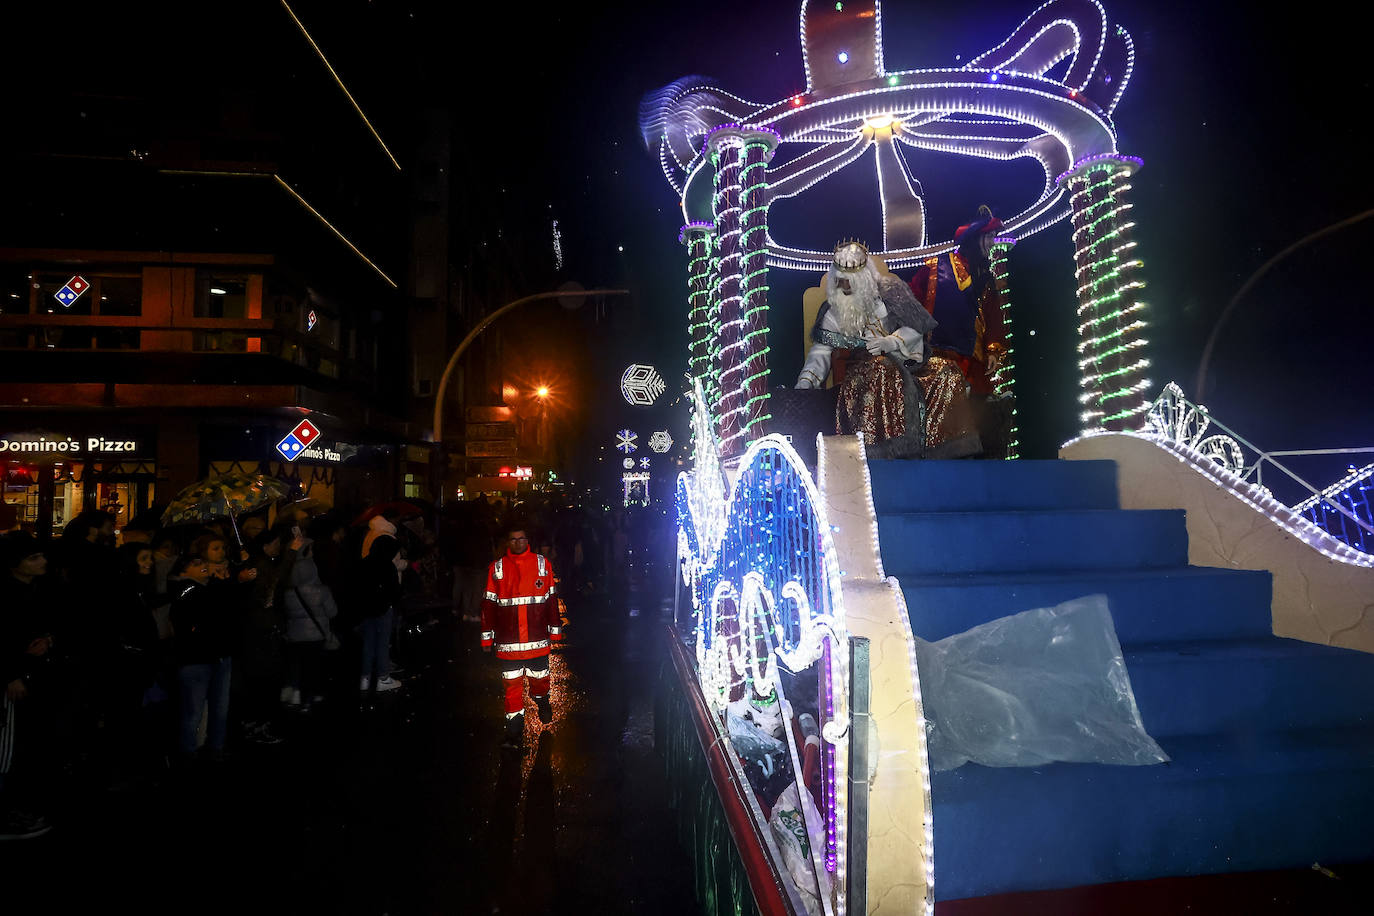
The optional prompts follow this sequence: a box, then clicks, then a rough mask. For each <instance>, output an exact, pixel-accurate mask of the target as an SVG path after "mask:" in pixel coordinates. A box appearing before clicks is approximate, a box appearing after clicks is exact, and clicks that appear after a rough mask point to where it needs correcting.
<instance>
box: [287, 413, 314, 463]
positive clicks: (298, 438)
mask: <svg viewBox="0 0 1374 916" xmlns="http://www.w3.org/2000/svg"><path fill="white" fill-rule="evenodd" d="M319 437H320V431H319V430H318V429H316V428H315V425H314V424H313V423H311V422H310V421H309V420H302V421H301V422H299V423H297V424H296V428H295V429H293V430H291V432H289V433H287V434H286V438H285V439H282V440H281V441H280V442H278V443H277V451H278V452H279V453H280V454H281V456H282V457H283V458H285V459H286V460H287V461H295V460H296V459H297V458H299V457H300V456H301V454H302V453H303V452H304V451H305V450H306V449H307V448H308V447H310V445H311V444H312V443H314V441H315V440H316V439H318V438H319Z"/></svg>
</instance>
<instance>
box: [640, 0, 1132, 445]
mask: <svg viewBox="0 0 1374 916" xmlns="http://www.w3.org/2000/svg"><path fill="white" fill-rule="evenodd" d="M801 44H802V53H803V62H804V65H805V70H806V91H805V92H801V93H798V94H797V95H794V96H791V97H788V98H785V99H781V100H778V101H775V102H767V103H764V102H751V101H747V100H745V99H743V98H740V97H738V96H736V95H732V94H730V93H728V92H726V91H724V90H722V89H718V88H716V87H714V86H711V85H709V84H708V83H706V82H705V81H703V80H702V79H701V78H699V77H687V78H684V79H681V80H678V81H676V82H674V83H671V84H670V85H668V86H667V87H665V88H663V89H662V90H660V91H658V92H656V93H653V94H651V95H650V96H648V97H647V98H646V99H645V100H644V103H643V105H642V108H641V112H640V129H641V132H642V134H643V137H644V140H645V142H646V143H647V144H648V146H649V147H650V149H651V150H652V151H653V152H655V153H656V154H657V155H658V158H659V160H660V162H661V164H662V167H663V173H664V175H665V176H666V177H667V179H668V182H669V184H671V185H672V187H673V189H674V191H676V192H677V193H678V195H679V198H680V201H681V206H682V213H683V217H684V220H685V225H684V226H683V227H682V231H681V233H680V235H679V240H680V241H681V242H682V243H683V244H685V245H686V246H687V258H688V267H687V273H688V312H689V318H688V326H689V341H690V342H689V353H688V362H689V369H690V374H691V375H692V376H693V377H694V378H696V379H699V380H700V381H701V384H702V389H703V392H704V393H705V395H706V400H707V403H709V404H711V405H713V408H714V409H713V413H714V418H715V424H716V431H717V434H718V436H719V439H720V442H721V454H722V456H725V457H729V456H733V455H738V454H739V453H740V452H742V451H743V448H744V446H745V444H746V443H747V442H749V441H750V440H752V439H754V438H757V437H758V436H759V435H761V434H762V432H763V429H762V423H763V421H764V420H765V419H766V417H767V415H766V412H765V410H766V406H767V404H766V402H767V388H766V384H767V352H768V347H767V343H766V337H767V331H768V321H767V317H768V303H767V290H768V285H767V272H768V267H769V266H773V267H782V268H787V269H791V270H816V271H823V270H825V269H827V268H828V267H829V265H830V261H831V257H832V252H830V251H819V250H811V249H806V248H802V247H797V246H795V245H792V244H789V243H788V242H787V241H785V239H781V238H780V237H779V236H780V234H775V233H774V231H773V227H771V226H770V225H769V222H768V211H769V207H770V205H771V204H772V203H773V202H774V201H777V200H782V199H784V198H789V197H795V196H797V195H800V194H802V193H803V192H805V191H807V190H808V189H810V188H812V187H814V186H815V185H817V184H819V183H820V182H821V181H824V180H825V179H826V178H828V177H830V176H831V175H833V174H834V173H835V172H837V171H839V170H840V169H843V168H845V167H846V166H850V165H853V164H855V163H857V162H859V161H860V160H862V159H865V158H868V155H869V153H870V152H871V153H872V159H873V167H874V168H875V169H876V172H877V177H878V187H879V195H880V197H881V204H882V217H883V241H882V247H881V250H877V251H874V252H873V253H874V254H875V255H876V256H878V257H880V258H882V259H883V260H884V261H885V262H886V263H887V265H888V267H889V268H894V269H895V268H901V267H910V266H913V265H916V264H918V263H921V262H923V261H925V260H927V259H929V258H932V257H934V256H936V255H939V254H940V253H942V252H945V251H948V250H951V249H953V248H954V247H955V243H954V241H953V240H952V239H937V240H934V241H932V240H931V239H929V238H928V237H927V232H926V224H925V203H924V194H925V191H924V189H923V188H922V185H921V183H920V181H919V180H917V179H916V177H915V176H913V175H912V174H911V170H910V168H909V166H908V164H907V161H906V159H905V157H904V156H903V153H902V148H903V147H910V148H913V149H920V150H934V151H940V152H946V153H955V154H958V155H964V156H973V157H978V158H983V159H995V160H1010V159H1017V158H1023V157H1024V158H1031V159H1034V160H1035V161H1036V162H1038V163H1039V164H1040V166H1041V168H1042V169H1043V171H1044V176H1045V178H1044V184H1043V186H1042V187H1041V188H1040V191H1039V195H1038V196H1037V197H1036V198H1035V199H1034V200H1033V201H1032V202H1031V203H1030V204H1029V205H1028V206H1027V207H1026V208H1025V209H1024V210H1022V211H1021V212H1020V213H1017V214H1015V215H1013V216H1010V217H1009V218H1006V219H1004V221H1003V222H1004V225H1005V232H1006V235H1007V236H1008V238H1005V239H1002V240H999V241H1000V246H1001V251H1000V254H998V253H996V252H995V253H994V261H995V262H997V261H998V260H999V258H1000V259H1001V261H1002V262H1003V263H1001V264H1000V265H998V266H999V268H1000V269H999V276H1001V277H1002V278H1003V279H1004V280H1005V274H1006V270H1005V256H1006V250H1007V248H1009V247H1010V244H1011V242H1012V239H1019V238H1024V237H1026V236H1028V235H1031V234H1033V233H1035V232H1038V231H1040V230H1041V229H1044V228H1046V227H1047V226H1050V225H1052V224H1054V223H1056V222H1058V221H1059V220H1062V219H1064V218H1065V217H1071V218H1072V224H1073V231H1072V238H1073V242H1074V249H1075V251H1074V258H1075V264H1074V266H1075V278H1076V285H1077V296H1078V318H1079V320H1078V330H1079V342H1078V354H1079V369H1080V383H1081V386H1082V389H1083V390H1082V393H1081V395H1080V400H1081V402H1082V405H1083V407H1082V411H1081V418H1082V423H1083V426H1084V430H1085V431H1091V430H1094V429H1097V430H1121V429H1126V428H1128V427H1131V426H1133V425H1135V424H1136V418H1137V417H1138V416H1139V415H1141V414H1143V413H1144V412H1145V411H1146V410H1147V409H1148V408H1149V402H1148V401H1147V400H1145V397H1144V395H1143V392H1145V391H1146V389H1148V388H1149V386H1150V382H1149V381H1148V380H1147V379H1146V378H1145V377H1144V371H1145V369H1146V368H1147V367H1148V365H1149V363H1148V361H1147V360H1146V359H1145V358H1144V356H1143V352H1142V348H1143V347H1144V346H1145V342H1146V341H1145V338H1144V336H1143V334H1142V330H1143V329H1144V327H1145V322H1144V320H1143V319H1142V317H1141V311H1142V309H1143V308H1144V304H1143V303H1142V302H1141V301H1140V300H1139V298H1138V292H1139V290H1140V289H1141V288H1142V286H1143V283H1142V282H1141V280H1140V278H1139V270H1140V267H1141V263H1140V260H1139V258H1137V257H1136V256H1135V254H1134V248H1135V242H1134V241H1132V239H1131V228H1132V225H1133V223H1132V222H1131V218H1130V209H1131V204H1130V202H1129V200H1128V192H1129V190H1130V177H1131V174H1132V173H1133V172H1134V171H1135V170H1136V169H1137V168H1139V166H1140V165H1141V160H1139V159H1136V158H1133V157H1131V156H1125V155H1122V154H1121V152H1120V151H1119V150H1118V149H1117V145H1116V130H1115V127H1114V125H1113V123H1112V112H1113V111H1114V110H1115V108H1116V105H1117V103H1118V102H1119V101H1120V99H1121V96H1122V93H1123V92H1124V91H1125V89H1126V85H1127V83H1128V81H1129V79H1130V75H1131V69H1132V65H1133V60H1134V52H1133V48H1132V43H1131V39H1130V35H1129V34H1127V32H1126V30H1125V29H1123V28H1122V27H1121V26H1119V25H1116V26H1114V25H1110V24H1109V23H1108V20H1107V14H1106V11H1105V10H1104V9H1103V7H1102V5H1101V4H1100V3H1098V2H1097V0H1050V2H1048V3H1045V4H1044V5H1043V6H1041V7H1039V8H1038V9H1037V10H1035V11H1034V12H1033V13H1031V15H1030V16H1029V17H1027V18H1026V19H1025V21H1023V22H1022V23H1021V24H1020V25H1019V26H1017V27H1016V28H1015V29H1014V30H1013V31H1012V32H1011V34H1010V35H1009V36H1008V37H1007V39H1006V40H1005V41H1003V42H1002V43H1001V44H999V45H997V46H996V47H994V48H991V49H990V50H987V51H985V52H983V53H981V54H978V55H977V56H975V57H973V58H972V59H971V60H970V61H969V62H968V63H967V64H965V65H964V66H962V67H957V68H947V67H943V68H929V69H917V70H889V69H888V68H887V66H886V62H885V59H884V52H883V34H882V7H881V3H880V2H879V0H858V2H848V0H847V2H843V3H838V2H834V0H829V2H823V0H805V2H803V3H802V8H801ZM783 153H785V154H786V155H780V154H783ZM1002 375H1003V377H1002V378H1000V379H998V380H997V381H998V384H999V387H1001V388H1003V389H1005V388H1006V386H1009V385H1010V384H1011V383H1012V379H1011V378H1010V372H1009V371H1004V372H1003V374H1002Z"/></svg>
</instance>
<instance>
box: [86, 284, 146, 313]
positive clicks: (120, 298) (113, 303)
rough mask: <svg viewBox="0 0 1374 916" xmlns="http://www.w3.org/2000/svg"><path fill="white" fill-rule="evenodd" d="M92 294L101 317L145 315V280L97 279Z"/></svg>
mask: <svg viewBox="0 0 1374 916" xmlns="http://www.w3.org/2000/svg"><path fill="white" fill-rule="evenodd" d="M94 282H95V288H94V289H93V290H91V292H93V293H95V294H96V296H98V297H99V298H98V299H97V300H96V302H97V305H98V308H99V313H100V314H101V315H123V316H136V315H142V314H143V278H142V277H138V276H134V277H96V278H95V281H94Z"/></svg>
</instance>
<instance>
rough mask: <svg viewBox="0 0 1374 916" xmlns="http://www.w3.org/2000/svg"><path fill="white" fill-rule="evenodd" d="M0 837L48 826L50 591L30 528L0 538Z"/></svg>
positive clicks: (44, 563) (36, 833)
mask: <svg viewBox="0 0 1374 916" xmlns="http://www.w3.org/2000/svg"><path fill="white" fill-rule="evenodd" d="M0 557H3V562H2V563H0V566H3V568H2V569H0V790H3V795H0V839H25V838H28V837H34V836H39V835H41V834H43V833H46V832H47V831H49V830H51V829H52V827H51V825H50V824H49V823H48V821H47V819H46V818H45V817H43V816H42V815H41V814H38V813H36V811H35V809H37V808H41V807H42V806H43V804H44V798H43V796H44V794H45V792H44V789H45V785H44V783H45V781H46V777H47V774H48V773H50V771H51V770H52V766H51V765H50V762H49V761H50V758H51V757H52V754H53V730H54V725H55V717H56V710H55V708H54V703H53V697H52V693H53V691H52V690H51V687H52V681H53V678H52V677H51V676H50V674H51V672H50V671H49V670H47V669H48V668H49V667H50V666H49V661H50V653H51V652H52V648H53V636H52V624H51V620H50V618H51V616H52V614H53V610H54V604H55V603H56V602H55V601H54V600H53V595H52V594H51V593H50V590H49V589H48V588H47V587H46V586H47V585H48V583H47V582H46V578H47V567H48V562H47V558H46V556H45V555H44V553H43V549H42V547H41V546H40V545H39V543H38V542H37V541H36V540H34V538H33V537H32V536H31V535H28V534H24V533H21V532H14V533H11V534H7V535H5V536H4V537H3V538H0Z"/></svg>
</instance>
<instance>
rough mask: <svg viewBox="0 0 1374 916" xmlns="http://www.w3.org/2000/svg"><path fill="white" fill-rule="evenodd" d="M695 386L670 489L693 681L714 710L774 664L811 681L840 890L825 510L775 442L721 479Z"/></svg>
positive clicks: (838, 756) (844, 725)
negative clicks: (687, 459)
mask: <svg viewBox="0 0 1374 916" xmlns="http://www.w3.org/2000/svg"><path fill="white" fill-rule="evenodd" d="M711 430H712V419H711V416H710V413H709V411H708V410H707V408H706V405H705V401H704V399H703V397H702V392H701V386H700V384H697V385H696V388H695V394H694V421H693V436H694V439H695V446H696V460H695V466H694V468H693V470H692V471H690V472H684V473H682V474H680V475H679V477H678V483H677V493H676V501H677V510H678V559H679V562H680V563H681V564H682V567H683V569H684V573H685V576H684V577H685V580H686V582H687V584H688V586H689V588H690V589H691V593H692V606H693V625H694V629H695V634H696V640H695V642H696V656H697V675H698V678H699V680H700V682H701V687H702V692H703V694H704V695H705V697H706V699H707V702H708V703H709V704H710V705H711V707H712V708H713V709H714V710H715V711H716V712H717V713H718V714H722V715H723V713H724V710H725V709H726V707H727V706H728V705H729V704H731V703H733V702H739V701H742V700H745V699H751V698H759V699H764V700H767V699H768V698H770V697H775V696H776V692H777V691H778V690H779V687H780V682H779V670H780V669H779V665H781V666H783V668H784V669H785V670H787V671H789V672H792V673H794V674H800V673H802V672H804V671H808V670H814V671H815V673H816V674H817V676H818V677H819V679H820V680H819V687H820V689H819V690H818V699H819V703H820V709H819V712H820V714H821V719H822V722H821V737H822V743H823V754H822V770H823V780H822V786H823V790H822V794H823V800H824V803H825V804H824V807H825V810H824V811H823V812H822V814H823V815H824V818H825V824H826V842H825V844H824V848H823V849H820V850H817V861H816V863H815V864H816V870H817V874H818V875H819V874H821V873H822V871H824V872H825V873H826V874H827V875H828V876H829V877H830V880H833V881H834V882H835V883H836V885H837V886H839V887H843V886H844V884H843V880H844V849H843V843H842V842H840V830H839V826H840V823H841V820H842V819H843V816H844V815H843V811H844V804H843V800H842V799H843V796H844V793H845V791H846V789H845V787H844V780H845V778H846V773H847V767H848V748H847V742H846V739H845V736H846V734H847V731H848V728H849V700H848V689H849V688H848V684H849V675H848V663H847V651H848V645H849V633H848V631H847V629H846V627H845V622H844V601H843V598H842V595H841V590H840V570H839V566H838V563H837V561H836V551H835V544H834V539H833V537H832V536H831V532H832V529H831V526H830V523H829V521H828V520H827V515H826V510H825V505H824V503H823V502H822V499H821V496H820V493H819V491H818V489H817V487H816V485H815V483H814V481H813V480H812V479H811V476H810V474H809V472H808V471H807V469H806V466H805V464H804V463H803V462H802V459H801V457H800V456H799V455H798V454H797V453H796V451H794V450H793V449H792V447H791V446H790V445H789V444H788V443H787V441H786V440H785V439H783V438H782V437H781V436H776V435H767V436H763V437H761V438H759V439H757V440H756V441H755V442H753V443H752V444H751V445H750V446H749V448H748V449H747V450H746V451H745V453H744V454H743V456H741V457H740V458H739V459H738V462H737V463H736V464H734V467H733V471H734V480H733V484H730V483H728V482H727V475H726V467H725V465H724V464H723V463H722V461H721V458H720V454H719V450H718V445H717V442H716V440H715V438H714V437H713V435H712V431H711Z"/></svg>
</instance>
